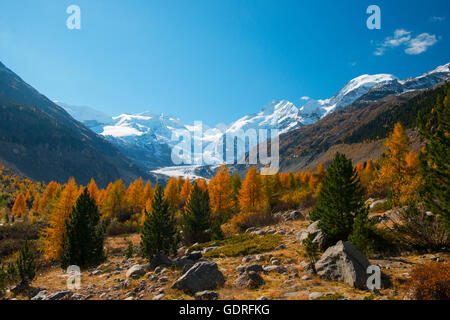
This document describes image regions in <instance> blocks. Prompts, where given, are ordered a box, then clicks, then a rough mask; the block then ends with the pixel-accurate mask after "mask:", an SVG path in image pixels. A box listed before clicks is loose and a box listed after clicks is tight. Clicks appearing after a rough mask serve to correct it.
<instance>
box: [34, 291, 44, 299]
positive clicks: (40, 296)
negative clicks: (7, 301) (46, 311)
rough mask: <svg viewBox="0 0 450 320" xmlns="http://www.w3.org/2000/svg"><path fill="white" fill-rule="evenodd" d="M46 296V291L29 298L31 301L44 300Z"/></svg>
mask: <svg viewBox="0 0 450 320" xmlns="http://www.w3.org/2000/svg"><path fill="white" fill-rule="evenodd" d="M46 294H47V290H42V291H39V293H38V294H37V295H35V296H34V297H32V298H31V300H45V298H46Z"/></svg>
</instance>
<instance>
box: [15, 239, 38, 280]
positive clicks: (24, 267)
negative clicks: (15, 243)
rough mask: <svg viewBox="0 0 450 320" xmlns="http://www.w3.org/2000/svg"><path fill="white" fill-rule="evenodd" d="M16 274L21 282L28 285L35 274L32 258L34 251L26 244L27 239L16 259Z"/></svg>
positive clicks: (34, 264) (34, 263)
mask: <svg viewBox="0 0 450 320" xmlns="http://www.w3.org/2000/svg"><path fill="white" fill-rule="evenodd" d="M16 270H17V275H18V276H19V279H20V281H21V284H24V285H28V284H29V283H30V282H31V281H33V279H34V277H35V276H36V261H35V260H34V253H33V251H32V250H31V248H30V246H29V245H28V240H27V241H25V245H24V246H23V248H22V249H21V250H20V253H19V257H18V258H17V261H16Z"/></svg>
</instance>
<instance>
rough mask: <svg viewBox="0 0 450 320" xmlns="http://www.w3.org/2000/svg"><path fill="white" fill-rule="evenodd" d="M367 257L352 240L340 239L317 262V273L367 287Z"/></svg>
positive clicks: (356, 285) (362, 287)
mask: <svg viewBox="0 0 450 320" xmlns="http://www.w3.org/2000/svg"><path fill="white" fill-rule="evenodd" d="M369 265H370V263H369V261H368V260H367V258H366V257H365V256H364V255H363V254H362V253H361V252H360V251H358V249H356V248H355V246H353V245H352V244H351V243H350V242H348V241H346V242H343V241H339V242H338V243H337V244H336V245H334V246H332V247H329V248H328V249H327V250H326V251H325V252H324V253H323V255H322V257H321V258H320V260H319V261H317V262H316V264H315V269H316V272H317V274H318V275H319V276H320V277H321V278H324V279H328V280H335V281H339V282H344V283H346V284H348V285H349V286H352V287H355V288H358V289H367V286H366V280H367V277H368V275H367V267H368V266H369Z"/></svg>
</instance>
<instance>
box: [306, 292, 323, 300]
mask: <svg viewBox="0 0 450 320" xmlns="http://www.w3.org/2000/svg"><path fill="white" fill-rule="evenodd" d="M320 297H323V293H322V292H311V293H310V294H309V300H317V299H319V298H320Z"/></svg>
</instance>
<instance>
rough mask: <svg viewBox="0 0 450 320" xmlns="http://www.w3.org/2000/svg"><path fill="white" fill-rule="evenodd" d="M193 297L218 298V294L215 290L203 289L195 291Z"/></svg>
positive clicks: (202, 298)
mask: <svg viewBox="0 0 450 320" xmlns="http://www.w3.org/2000/svg"><path fill="white" fill-rule="evenodd" d="M195 299H196V300H217V299H219V294H218V293H217V292H215V291H211V290H204V291H200V292H197V293H196V294H195Z"/></svg>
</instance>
